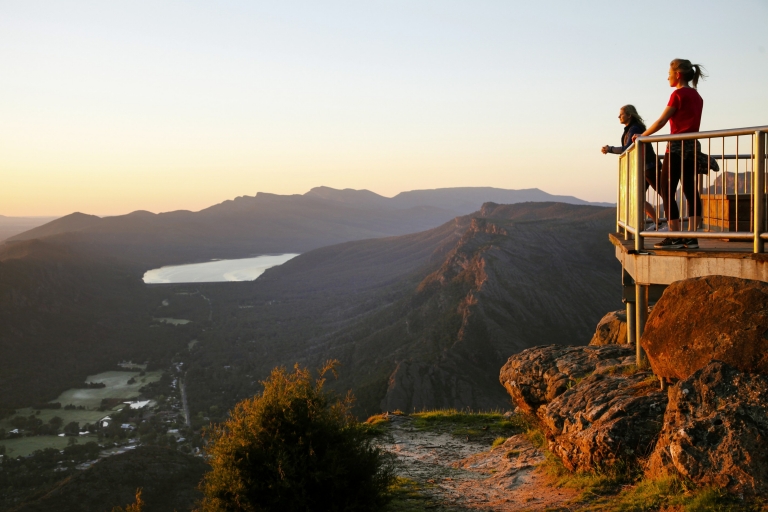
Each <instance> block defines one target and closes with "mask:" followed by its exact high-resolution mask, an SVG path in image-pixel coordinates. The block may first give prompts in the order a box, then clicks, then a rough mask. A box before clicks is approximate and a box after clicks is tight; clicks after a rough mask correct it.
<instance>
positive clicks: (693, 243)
mask: <svg viewBox="0 0 768 512" xmlns="http://www.w3.org/2000/svg"><path fill="white" fill-rule="evenodd" d="M683 243H684V244H685V248H686V249H698V248H699V239H698V238H684V239H683Z"/></svg>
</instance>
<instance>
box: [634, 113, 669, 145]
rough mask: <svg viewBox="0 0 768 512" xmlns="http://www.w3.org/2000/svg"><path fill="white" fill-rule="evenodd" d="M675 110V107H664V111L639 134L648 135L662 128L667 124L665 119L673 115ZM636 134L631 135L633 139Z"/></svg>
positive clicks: (667, 119)
mask: <svg viewBox="0 0 768 512" xmlns="http://www.w3.org/2000/svg"><path fill="white" fill-rule="evenodd" d="M675 112H677V109H676V108H675V107H667V108H665V109H664V112H662V113H661V117H659V118H658V119H657V120H656V121H654V123H653V124H652V125H651V126H649V127H648V129H647V130H645V131H644V132H643V133H641V134H640V135H641V136H642V137H647V136H648V135H653V134H654V133H656V132H657V131H659V130H661V129H662V128H664V126H665V125H666V124H667V121H669V118H670V117H672V116H673V115H675ZM637 137H638V136H637V135H635V136H633V137H632V140H635V139H636V138H637Z"/></svg>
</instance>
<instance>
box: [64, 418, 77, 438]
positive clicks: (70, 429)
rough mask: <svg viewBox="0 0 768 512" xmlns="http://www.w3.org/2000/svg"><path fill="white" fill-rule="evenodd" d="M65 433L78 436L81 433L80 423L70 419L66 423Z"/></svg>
mask: <svg viewBox="0 0 768 512" xmlns="http://www.w3.org/2000/svg"><path fill="white" fill-rule="evenodd" d="M64 433H65V434H67V435H68V436H76V435H78V434H79V433H80V424H79V423H78V422H76V421H70V422H69V423H67V424H66V425H64Z"/></svg>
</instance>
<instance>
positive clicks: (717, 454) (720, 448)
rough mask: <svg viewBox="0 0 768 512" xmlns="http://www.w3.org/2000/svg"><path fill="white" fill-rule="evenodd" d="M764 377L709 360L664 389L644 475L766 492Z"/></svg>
mask: <svg viewBox="0 0 768 512" xmlns="http://www.w3.org/2000/svg"><path fill="white" fill-rule="evenodd" d="M767 440H768V377H766V376H763V375H755V374H749V373H745V372H741V371H739V370H737V369H736V368H734V367H733V366H730V365H728V364H726V363H723V362H721V361H713V362H711V363H710V364H709V365H707V366H706V367H704V368H702V369H701V370H699V371H697V372H695V373H694V374H693V375H691V376H690V377H689V378H687V379H685V380H683V381H680V382H679V383H678V384H677V385H675V386H672V387H670V389H669V405H668V407H667V411H666V414H665V416H664V428H663V429H662V431H661V435H660V436H659V440H658V442H657V444H656V448H655V450H654V451H653V454H652V455H651V458H650V460H649V464H648V470H647V473H648V475H649V476H651V477H659V476H664V475H667V474H670V473H671V474H678V475H681V476H683V477H684V478H686V479H690V480H691V481H693V482H694V483H695V484H697V485H702V486H707V485H709V486H716V487H719V488H724V489H727V490H728V491H730V492H732V493H738V494H744V495H754V494H764V493H766V492H768V442H766V441H767Z"/></svg>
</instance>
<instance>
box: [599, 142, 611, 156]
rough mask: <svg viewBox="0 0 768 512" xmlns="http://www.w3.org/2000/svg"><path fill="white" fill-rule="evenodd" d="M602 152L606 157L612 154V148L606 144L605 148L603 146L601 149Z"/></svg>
mask: <svg viewBox="0 0 768 512" xmlns="http://www.w3.org/2000/svg"><path fill="white" fill-rule="evenodd" d="M600 152H601V153H602V154H604V155H607V154H608V153H610V152H611V151H610V146H609V145H607V144H606V145H605V146H603V147H602V148H600Z"/></svg>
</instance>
